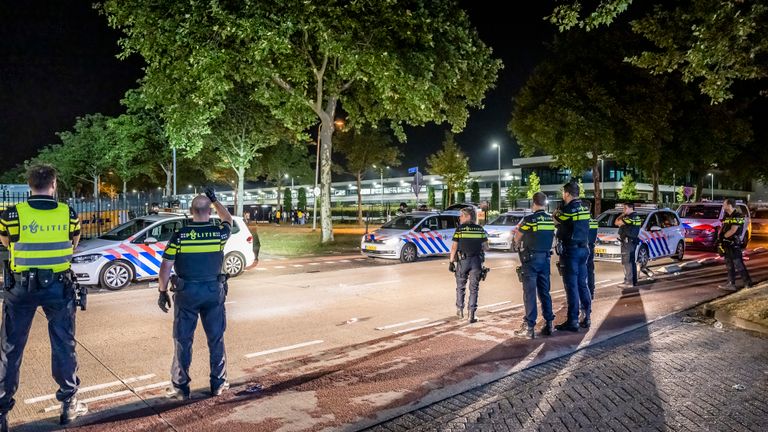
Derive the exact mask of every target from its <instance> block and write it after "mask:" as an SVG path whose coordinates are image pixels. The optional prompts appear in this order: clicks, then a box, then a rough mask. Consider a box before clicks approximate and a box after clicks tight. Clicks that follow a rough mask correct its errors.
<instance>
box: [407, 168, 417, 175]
mask: <svg viewBox="0 0 768 432" xmlns="http://www.w3.org/2000/svg"><path fill="white" fill-rule="evenodd" d="M417 172H419V167H417V166H416V167H412V168H408V174H416V173H417Z"/></svg>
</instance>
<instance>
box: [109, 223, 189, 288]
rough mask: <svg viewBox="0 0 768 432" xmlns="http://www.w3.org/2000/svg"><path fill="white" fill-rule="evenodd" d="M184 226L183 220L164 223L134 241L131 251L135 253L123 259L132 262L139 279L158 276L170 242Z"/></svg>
mask: <svg viewBox="0 0 768 432" xmlns="http://www.w3.org/2000/svg"><path fill="white" fill-rule="evenodd" d="M183 224H184V220H183V219H173V220H170V221H164V222H161V223H158V224H156V225H154V226H152V227H150V228H149V229H148V230H147V231H145V232H144V233H143V234H141V235H139V236H138V237H137V238H136V239H134V240H133V244H131V249H132V250H133V252H134V253H132V254H131V256H130V257H128V256H126V255H123V257H125V258H127V259H128V260H129V261H131V263H132V264H133V265H134V267H135V268H136V275H137V276H138V277H140V278H141V277H149V276H157V274H158V272H159V271H160V263H161V261H162V255H163V251H164V250H165V247H166V246H167V244H168V240H170V239H171V236H173V233H175V232H176V231H178V230H179V229H181V227H182V226H183Z"/></svg>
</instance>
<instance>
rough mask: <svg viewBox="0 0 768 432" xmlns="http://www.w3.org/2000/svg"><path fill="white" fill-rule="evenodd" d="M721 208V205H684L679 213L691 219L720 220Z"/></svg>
mask: <svg viewBox="0 0 768 432" xmlns="http://www.w3.org/2000/svg"><path fill="white" fill-rule="evenodd" d="M720 208H721V207H720V206H719V205H682V206H680V208H679V209H678V210H677V213H678V214H679V215H680V217H683V218H689V219H720Z"/></svg>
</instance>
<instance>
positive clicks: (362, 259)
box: [355, 258, 367, 261]
mask: <svg viewBox="0 0 768 432" xmlns="http://www.w3.org/2000/svg"><path fill="white" fill-rule="evenodd" d="M355 261H367V260H366V259H365V258H355Z"/></svg>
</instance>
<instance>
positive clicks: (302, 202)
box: [296, 187, 307, 210]
mask: <svg viewBox="0 0 768 432" xmlns="http://www.w3.org/2000/svg"><path fill="white" fill-rule="evenodd" d="M298 194H299V195H298V197H297V199H296V201H298V202H297V205H298V208H299V209H301V210H306V209H307V189H306V188H303V187H300V188H299V192H298Z"/></svg>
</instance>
